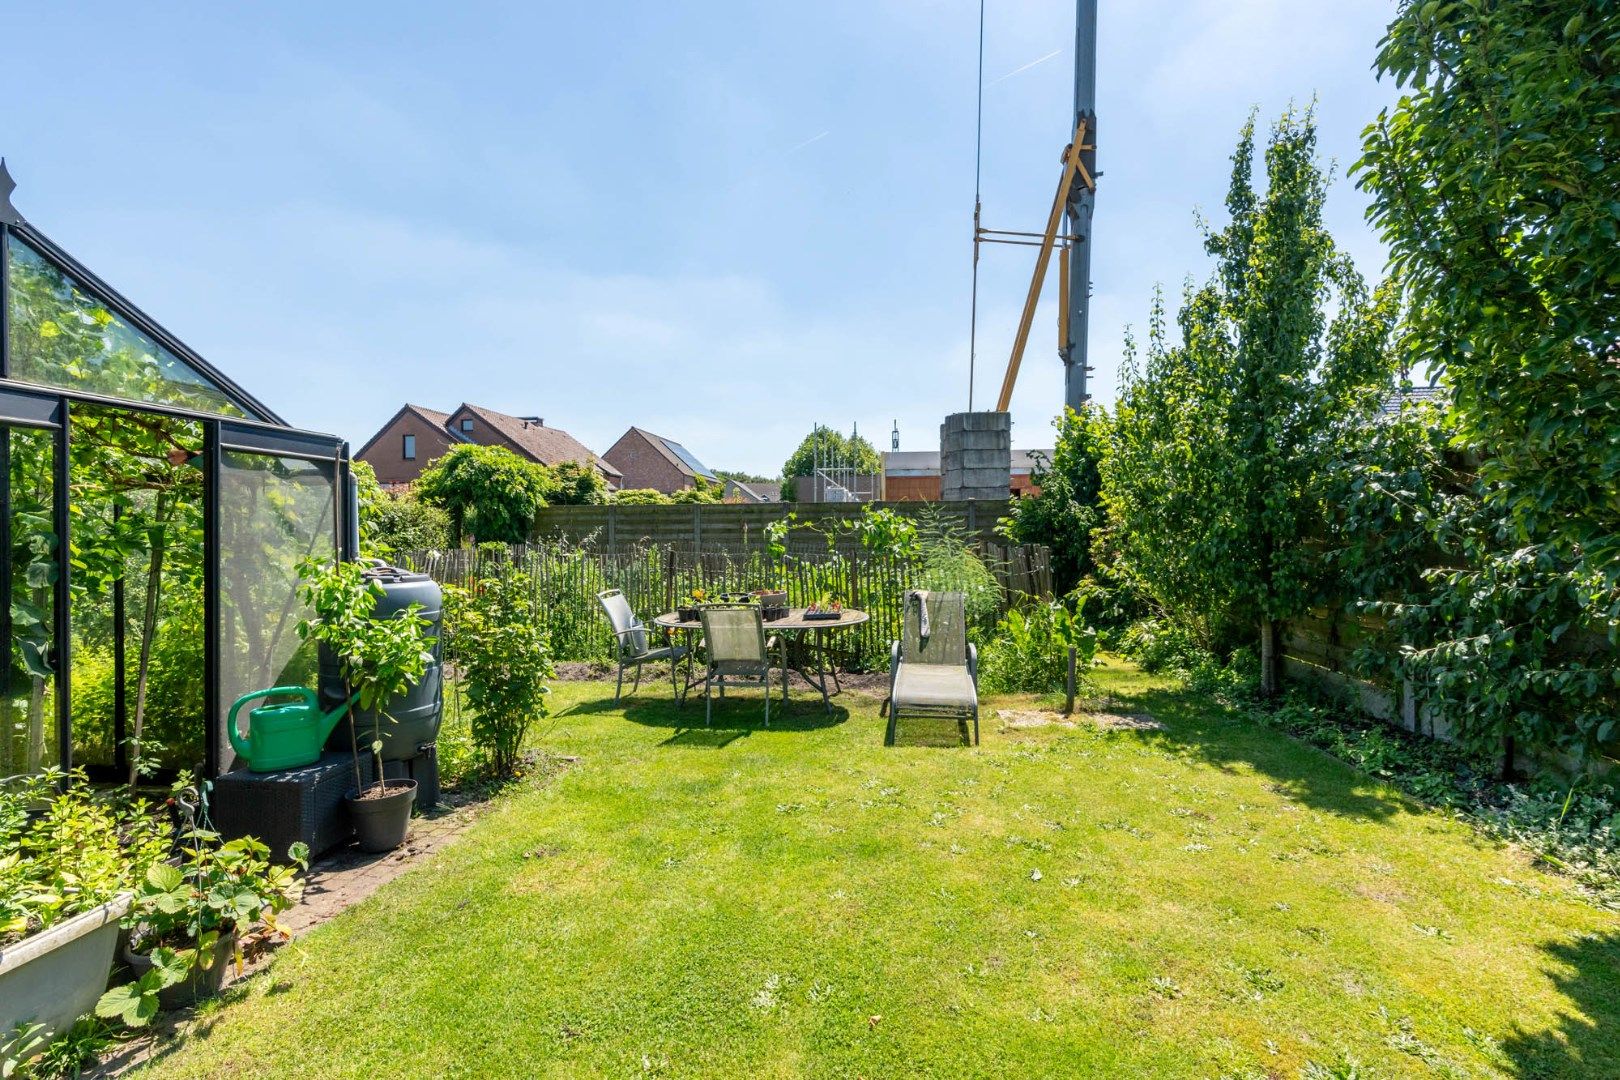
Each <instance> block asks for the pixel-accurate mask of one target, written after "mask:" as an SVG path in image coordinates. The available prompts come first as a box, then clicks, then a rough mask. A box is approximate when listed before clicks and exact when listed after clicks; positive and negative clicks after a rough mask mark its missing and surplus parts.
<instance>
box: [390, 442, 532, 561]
mask: <svg viewBox="0 0 1620 1080" xmlns="http://www.w3.org/2000/svg"><path fill="white" fill-rule="evenodd" d="M554 484H555V480H554V477H553V475H552V473H551V471H550V470H548V469H547V468H546V467H545V466H544V465H537V464H535V463H534V462H532V461H529V460H528V459H527V458H522V457H519V456H518V455H517V454H514V453H513V452H512V451H510V450H507V449H506V448H505V447H500V446H475V445H472V444H468V443H462V444H460V445H457V446H452V447H451V448H450V451H449V453H447V454H445V455H444V457H442V458H439V459H438V460H437V461H435V462H434V463H433V464H432V465H430V466H429V467H428V468H427V469H426V470H424V471H423V473H422V476H421V478H420V479H418V480H417V482H416V493H417V497H418V498H420V499H422V500H423V501H424V502H426V503H428V504H430V505H432V506H438V507H441V508H442V509H443V510H444V511H445V513H446V514H447V515H448V516H449V518H450V539H451V541H452V542H453V543H457V544H459V543H461V542H462V541H464V540H466V539H468V538H469V537H471V538H476V539H478V540H484V541H500V542H502V543H508V544H518V543H522V542H523V541H525V540H527V539H528V538H529V532H530V530H532V529H533V528H534V516H535V514H537V513H539V512H540V508H541V507H543V506H545V505H546V496H547V494H548V493H549V492H550V491H552V489H553V487H554Z"/></svg>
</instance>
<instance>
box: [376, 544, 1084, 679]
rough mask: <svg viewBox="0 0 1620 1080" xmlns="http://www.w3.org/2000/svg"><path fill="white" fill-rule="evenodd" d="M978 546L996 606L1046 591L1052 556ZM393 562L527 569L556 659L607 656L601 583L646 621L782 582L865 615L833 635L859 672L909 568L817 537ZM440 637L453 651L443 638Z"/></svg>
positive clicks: (453, 578) (891, 630) (434, 568)
mask: <svg viewBox="0 0 1620 1080" xmlns="http://www.w3.org/2000/svg"><path fill="white" fill-rule="evenodd" d="M978 550H979V554H980V558H981V559H983V560H984V562H985V564H986V566H988V567H989V568H990V569H991V571H992V572H993V573H994V574H995V576H996V578H997V580H998V582H999V583H1000V584H1001V586H1002V594H1003V605H1004V607H1006V606H1012V605H1015V604H1019V603H1024V602H1027V601H1028V600H1030V599H1031V598H1040V597H1048V596H1050V595H1051V589H1052V568H1051V557H1050V552H1049V551H1048V549H1046V548H1045V547H1038V546H1031V545H1001V544H982V545H980V546H979V549H978ZM393 559H394V561H395V562H396V563H399V564H401V565H403V566H406V567H409V568H410V569H413V570H417V571H421V572H424V573H427V574H429V575H431V576H432V577H433V578H434V579H435V580H436V581H438V582H440V583H441V584H448V585H465V584H466V583H467V582H469V581H471V580H473V579H474V578H477V577H482V576H489V575H496V574H507V573H511V572H513V571H521V572H522V573H524V574H526V575H527V576H528V579H529V587H530V597H531V603H532V604H533V607H534V613H535V618H536V619H538V620H540V621H541V622H542V623H543V624H544V625H545V627H546V629H547V631H548V633H549V634H550V638H551V648H552V654H553V656H554V657H555V658H556V659H559V660H605V659H607V657H608V656H609V655H610V653H611V649H612V640H613V639H612V635H611V634H610V633H609V631H608V624H607V618H606V616H605V615H604V614H603V613H602V609H601V606H600V605H599V603H598V602H597V599H596V596H597V594H598V593H600V592H602V591H603V590H605V589H619V590H621V591H622V592H623V593H624V594H625V597H626V598H627V599H628V600H629V602H630V606H631V607H632V608H633V609H634V610H635V611H636V612H637V613H638V614H639V615H641V617H642V618H643V619H647V620H649V621H650V620H651V618H652V617H653V616H654V615H657V614H659V613H660V612H665V611H671V610H673V609H674V608H675V607H677V606H678V605H679V602H680V600H681V599H682V598H684V597H685V596H687V595H688V594H689V593H690V591H691V590H692V589H694V588H702V589H705V590H707V591H708V592H710V593H740V592H747V591H751V590H753V589H759V588H764V587H767V586H771V587H776V588H785V589H786V590H787V593H788V602H789V604H790V605H793V606H796V607H803V606H807V605H808V604H810V603H812V602H815V601H817V600H822V599H827V598H836V599H838V600H840V601H842V602H843V603H844V604H845V605H846V606H850V607H856V608H860V609H861V610H863V611H865V612H867V613H868V614H869V615H870V616H871V619H870V620H869V621H868V622H866V623H863V624H861V625H860V626H857V627H853V628H851V629H850V630H848V631H846V632H842V633H838V634H834V635H832V638H833V639H834V641H835V643H836V644H837V646H838V648H839V650H840V659H841V661H842V662H843V663H844V664H845V665H846V666H847V667H849V668H850V669H851V670H858V671H859V670H873V669H881V668H882V667H883V666H885V665H886V664H887V662H888V653H889V643H890V642H892V641H894V640H895V639H896V638H897V637H898V636H899V632H900V621H901V605H902V602H903V599H904V597H905V594H906V591H907V590H908V589H910V588H911V587H912V585H913V574H914V567H913V566H912V564H911V563H909V562H908V561H906V560H904V559H897V558H894V557H892V556H889V555H883V554H874V553H872V552H868V551H865V550H863V549H861V548H859V547H842V546H841V547H838V548H836V549H833V550H829V548H828V547H827V545H826V544H818V545H807V546H799V545H793V544H790V545H789V546H788V557H787V558H786V559H785V560H783V563H782V564H781V565H779V566H777V565H773V564H772V562H771V560H770V558H769V557H768V555H767V554H766V552H765V551H764V550H763V548H741V547H721V546H715V545H694V544H682V543H666V544H632V545H622V546H613V547H596V546H594V545H588V544H586V545H574V544H568V543H566V542H555V543H544V542H542V543H537V544H516V545H512V546H511V547H507V548H504V549H502V548H496V549H490V548H488V547H484V548H478V549H473V548H458V549H454V550H450V551H410V552H396V553H395V554H394V556H393ZM447 644H448V645H450V647H451V648H452V649H453V647H454V644H453V643H452V642H447Z"/></svg>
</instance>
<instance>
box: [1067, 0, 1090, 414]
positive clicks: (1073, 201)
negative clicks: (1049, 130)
mask: <svg viewBox="0 0 1620 1080" xmlns="http://www.w3.org/2000/svg"><path fill="white" fill-rule="evenodd" d="M1073 129H1074V130H1083V131H1084V132H1085V137H1084V138H1083V139H1082V140H1081V147H1080V164H1081V165H1082V166H1083V167H1084V172H1085V174H1087V175H1090V176H1092V177H1096V176H1098V175H1099V174H1098V172H1097V149H1096V147H1097V0H1076V4H1075V18H1074V124H1073ZM1088 147H1089V149H1088ZM1096 205H1097V189H1096V186H1095V185H1094V184H1087V183H1082V182H1079V181H1078V180H1077V181H1076V182H1075V183H1072V184H1071V185H1070V186H1069V205H1068V232H1069V243H1068V244H1067V245H1065V250H1064V252H1063V258H1065V259H1066V260H1067V264H1066V265H1067V269H1068V273H1066V274H1064V275H1063V276H1064V278H1066V279H1067V280H1066V282H1065V284H1066V285H1067V286H1068V289H1069V297H1068V301H1069V302H1068V309H1069V318H1068V325H1067V326H1065V327H1063V328H1062V331H1063V341H1062V343H1061V344H1060V345H1059V347H1058V355H1059V356H1060V357H1061V358H1062V359H1063V401H1064V404H1066V405H1067V406H1068V407H1069V408H1071V409H1078V408H1080V406H1082V405H1084V404H1085V403H1086V402H1087V401H1088V400H1090V398H1091V394H1090V392H1089V390H1088V389H1087V386H1086V377H1087V376H1088V375H1089V374H1090V373H1091V367H1090V365H1089V364H1088V363H1087V362H1086V337H1087V332H1088V329H1089V323H1090V320H1091V216H1092V212H1093V211H1094V210H1095V209H1096Z"/></svg>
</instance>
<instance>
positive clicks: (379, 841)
mask: <svg viewBox="0 0 1620 1080" xmlns="http://www.w3.org/2000/svg"><path fill="white" fill-rule="evenodd" d="M415 802H416V781H415V780H382V781H379V782H378V783H375V784H372V785H370V786H369V787H367V788H366V789H365V790H364V791H358V792H357V791H353V790H351V791H350V792H349V795H348V803H349V815H350V817H351V818H353V820H354V838H355V841H356V842H357V843H358V844H359V845H360V850H361V851H369V852H381V851H393V850H394V849H395V848H397V847H399V846H400V845H401V844H403V843H404V842H405V834H406V833H408V832H409V831H410V827H411V807H412V805H413V804H414V803H415Z"/></svg>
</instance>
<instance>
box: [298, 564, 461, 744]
mask: <svg viewBox="0 0 1620 1080" xmlns="http://www.w3.org/2000/svg"><path fill="white" fill-rule="evenodd" d="M366 577H368V578H370V579H371V580H372V581H375V582H377V583H378V584H380V585H381V586H382V587H383V595H382V596H380V597H378V598H377V607H376V609H375V610H374V611H373V613H372V617H373V618H378V619H391V618H393V617H394V616H396V615H398V614H399V613H400V612H402V611H404V610H405V609H406V608H408V607H410V606H411V605H412V604H420V605H421V606H422V610H421V611H419V612H417V614H418V615H420V616H421V617H422V618H424V619H426V620H427V621H428V622H429V623H430V624H431V625H430V626H429V627H428V630H427V633H428V634H429V635H430V636H431V637H432V638H433V639H434V640H433V662H432V663H431V664H429V665H428V669H427V672H426V673H425V674H424V675H423V676H422V680H421V681H420V682H418V683H417V684H416V685H415V686H414V687H412V688H411V689H410V690H409V691H407V692H406V693H403V694H400V695H399V696H398V697H395V698H394V699H393V700H392V701H390V702H389V703H388V704H387V705H386V706H385V707H384V708H383V710H382V711H383V712H384V713H386V714H387V716H384V717H383V719H382V744H383V749H382V757H383V760H384V761H404V760H406V759H408V758H413V757H415V756H416V753H417V747H419V746H421V745H422V744H423V743H431V742H434V741H436V740H437V739H438V737H439V718H440V715H441V713H442V712H443V708H444V684H443V681H442V679H441V670H442V669H441V666H440V663H439V661H440V658H441V657H442V656H443V644H442V638H443V636H444V635H443V628H444V593H443V592H442V591H441V590H440V588H439V583H438V582H436V581H434V580H433V579H432V578H430V577H428V576H427V575H426V574H418V573H415V572H413V571H410V570H401V569H400V568H399V567H397V566H386V565H385V566H373V567H371V568H369V569H367V571H366ZM345 696H346V695H345V694H344V692H343V675H342V672H341V671H340V670H339V668H338V664H337V658H336V657H334V656H333V655H332V654H331V653H330V652H328V651H327V650H326V649H324V648H323V649H322V650H321V708H322V709H327V710H329V709H333V708H335V707H337V706H338V705H340V704H342V702H343V699H344V697H345ZM388 717H393V720H392V721H390V720H389V719H388ZM373 719H374V717H373V714H372V713H371V712H367V711H362V710H360V709H359V708H356V710H355V717H354V722H355V728H356V731H357V734H358V737H359V742H360V745H361V746H362V747H367V746H370V745H371V739H372V721H373ZM326 745H327V747H328V748H329V749H333V750H344V751H347V750H348V749H349V748H350V746H351V745H352V744H351V743H350V740H349V722H348V721H347V720H340V721H339V722H338V725H337V727H335V728H333V729H332V736H331V738H329V739H327V741H326Z"/></svg>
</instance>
